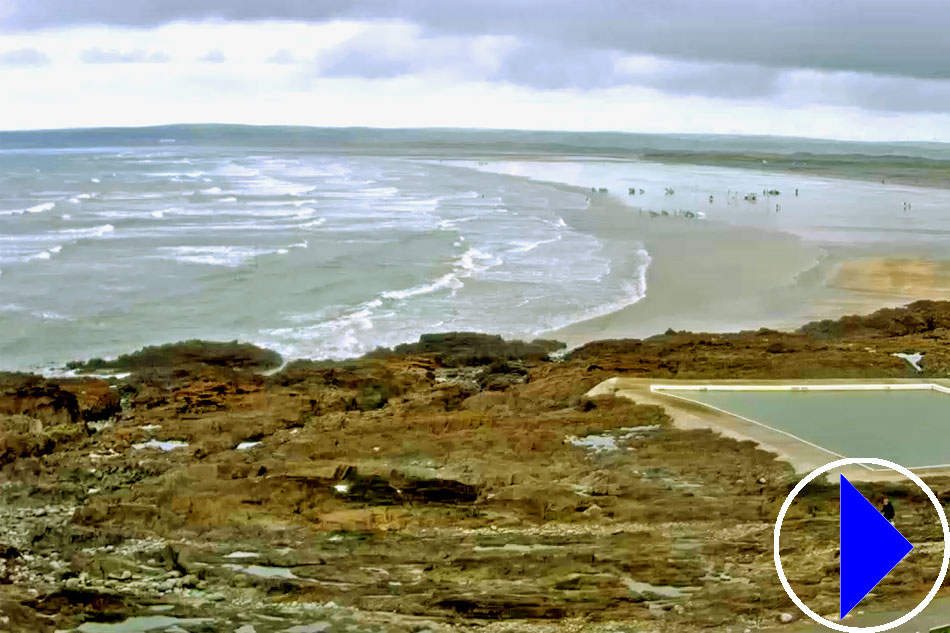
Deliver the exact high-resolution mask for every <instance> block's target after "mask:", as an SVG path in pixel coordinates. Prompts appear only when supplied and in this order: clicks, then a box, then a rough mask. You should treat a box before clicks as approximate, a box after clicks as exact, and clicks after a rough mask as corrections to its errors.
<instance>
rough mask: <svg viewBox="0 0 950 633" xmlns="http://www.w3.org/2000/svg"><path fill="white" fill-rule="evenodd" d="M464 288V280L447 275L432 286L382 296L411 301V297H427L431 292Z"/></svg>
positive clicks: (390, 291)
mask: <svg viewBox="0 0 950 633" xmlns="http://www.w3.org/2000/svg"><path fill="white" fill-rule="evenodd" d="M464 286H465V284H464V283H462V280H461V279H459V278H458V277H456V276H455V275H454V274H453V273H446V274H445V275H442V276H441V277H439V278H438V279H436V280H435V281H433V282H432V283H431V284H424V285H421V286H415V287H414V288H407V289H406V290H389V291H387V292H384V293H382V295H381V296H382V297H384V298H386V299H409V298H410V297H416V296H419V295H425V294H429V293H430V292H436V291H437V290H443V289H446V288H451V289H453V290H458V289H460V288H462V287H464Z"/></svg>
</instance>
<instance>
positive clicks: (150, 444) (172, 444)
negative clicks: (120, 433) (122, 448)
mask: <svg viewBox="0 0 950 633" xmlns="http://www.w3.org/2000/svg"><path fill="white" fill-rule="evenodd" d="M132 448H134V449H135V450H137V451H140V450H142V449H143V448H157V449H159V450H162V451H173V450H175V449H176V448H188V443H187V442H179V441H177V440H168V441H165V442H162V441H159V440H149V441H147V442H142V443H141V444H133V445H132Z"/></svg>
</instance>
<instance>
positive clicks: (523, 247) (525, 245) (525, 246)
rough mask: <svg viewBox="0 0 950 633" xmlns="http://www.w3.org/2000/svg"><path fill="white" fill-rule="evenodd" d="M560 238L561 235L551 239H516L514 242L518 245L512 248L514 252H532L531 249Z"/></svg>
mask: <svg viewBox="0 0 950 633" xmlns="http://www.w3.org/2000/svg"><path fill="white" fill-rule="evenodd" d="M560 239H561V237H560V236H558V237H555V238H554V239H550V240H538V241H536V242H525V241H521V240H515V241H514V242H513V243H514V244H515V245H516V246H515V248H513V249H512V252H514V253H530V252H531V251H533V250H534V249H536V248H538V247H539V246H544V245H545V244H553V243H554V242H557V241H559V240H560Z"/></svg>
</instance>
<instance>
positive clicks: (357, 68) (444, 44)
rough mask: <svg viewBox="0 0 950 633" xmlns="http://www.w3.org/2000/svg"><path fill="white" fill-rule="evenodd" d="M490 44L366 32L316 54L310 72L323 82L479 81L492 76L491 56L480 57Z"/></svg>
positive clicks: (401, 31)
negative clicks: (420, 77)
mask: <svg viewBox="0 0 950 633" xmlns="http://www.w3.org/2000/svg"><path fill="white" fill-rule="evenodd" d="M491 44H492V43H490V42H486V41H485V40H484V39H479V38H465V37H445V36H442V37H426V36H422V35H420V33H419V32H418V29H416V28H413V27H408V26H406V25H395V26H394V25H388V26H382V27H379V28H374V29H370V30H369V31H368V32H365V33H362V34H360V35H358V36H356V37H354V38H351V39H350V40H349V41H347V42H344V43H342V44H341V45H339V46H337V47H336V48H335V49H333V50H332V51H329V52H327V53H324V54H322V55H321V56H320V57H318V58H317V59H316V60H315V62H314V63H313V65H312V69H311V70H312V74H314V75H319V76H324V77H359V78H363V79H385V78H390V77H399V76H402V75H408V74H420V73H421V74H425V73H433V72H435V73H446V74H448V75H450V76H452V77H454V78H461V79H476V80H477V79H485V78H488V75H489V73H490V72H491V71H492V70H493V69H492V68H491V59H489V58H490V57H491V55H486V49H487V48H491ZM495 44H496V45H497V44H498V43H497V42H495Z"/></svg>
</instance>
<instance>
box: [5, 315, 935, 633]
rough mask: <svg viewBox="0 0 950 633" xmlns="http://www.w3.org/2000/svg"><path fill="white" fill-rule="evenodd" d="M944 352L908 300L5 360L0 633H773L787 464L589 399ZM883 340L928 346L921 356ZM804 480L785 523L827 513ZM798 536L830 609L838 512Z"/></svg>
mask: <svg viewBox="0 0 950 633" xmlns="http://www.w3.org/2000/svg"><path fill="white" fill-rule="evenodd" d="M948 342H950V302H931V301H921V302H916V303H914V304H911V305H909V306H907V307H905V308H899V309H889V310H881V311H878V312H876V313H874V314H872V315H869V316H863V317H846V318H844V319H840V320H838V321H823V322H817V323H811V324H808V325H806V326H804V327H803V328H801V330H799V331H797V332H793V333H783V332H776V331H773V330H759V331H754V332H741V333H735V334H701V333H687V332H673V331H668V332H667V333H666V334H663V335H659V336H655V337H652V338H649V339H644V340H616V341H599V342H596V343H590V344H588V345H585V346H583V347H581V348H579V349H575V350H573V351H571V352H570V353H566V354H565V353H563V350H562V349H561V348H562V347H563V345H561V344H559V343H557V342H555V341H534V342H530V343H522V342H510V341H504V340H502V339H501V338H499V337H494V336H487V335H479V334H468V333H449V334H438V335H426V336H423V337H422V338H421V339H420V341H419V343H417V344H413V345H405V346H400V347H398V348H396V349H395V350H377V351H376V352H374V353H372V354H369V355H367V356H366V357H364V358H361V359H358V360H354V361H348V362H317V361H296V362H292V363H289V364H286V365H283V364H282V363H283V361H282V359H280V357H279V356H278V355H276V354H275V353H273V352H270V351H268V350H261V349H259V348H255V347H253V346H250V345H245V344H239V343H230V344H228V343H204V342H200V341H189V342H186V343H181V344H174V345H168V346H163V347H159V348H147V349H145V350H142V351H140V352H137V353H134V354H130V355H128V356H124V357H121V358H119V359H117V360H116V361H101V360H94V361H89V362H87V363H74V364H72V365H71V369H73V370H74V371H76V372H78V373H80V374H82V373H89V374H103V373H105V372H112V373H115V374H116V376H114V377H111V378H108V379H105V378H94V377H75V378H63V379H47V378H43V377H40V376H32V375H24V374H2V375H0V631H30V632H53V631H73V630H78V631H82V632H84V633H99V632H102V633H112V632H115V633H118V632H130V631H146V630H160V631H168V632H172V631H178V632H180V631H182V630H184V631H189V632H192V633H196V632H199V631H207V632H210V631H214V632H219V631H220V632H228V633H231V632H238V633H276V632H286V633H318V632H323V631H327V632H331V633H332V632H336V631H348V632H358V631H384V630H385V631H415V632H422V631H433V632H436V631H456V630H475V629H477V630H484V631H509V630H510V631H515V630H517V631H523V630H534V631H579V630H590V631H701V630H709V629H712V628H715V629H716V630H721V631H737V632H741V631H746V630H750V629H756V628H760V627H764V626H773V625H779V626H782V625H780V624H777V623H779V622H780V621H781V619H782V614H783V613H785V612H791V613H794V607H793V606H792V605H791V603H790V601H789V600H788V598H787V596H786V595H785V593H784V592H783V591H782V589H781V587H780V586H779V585H778V583H777V581H776V580H775V575H774V569H773V567H772V561H771V530H772V522H773V519H774V516H775V513H776V511H777V506H778V504H780V503H781V502H782V501H783V500H784V498H785V496H786V494H787V493H788V491H789V489H790V488H791V486H792V485H793V483H794V473H793V472H792V470H791V468H790V467H789V466H788V465H787V464H785V463H783V462H779V461H776V459H775V458H774V456H773V455H771V454H769V453H766V452H764V451H762V450H759V449H758V448H757V447H756V446H755V445H753V444H752V443H751V442H737V441H735V440H732V439H728V438H724V437H721V436H718V435H716V434H715V433H713V432H711V431H686V430H682V429H678V428H676V427H674V426H672V425H671V424H670V421H669V418H668V416H667V415H666V414H665V413H664V411H663V410H662V409H661V408H660V407H654V406H646V405H638V404H635V403H631V402H628V401H625V400H621V399H614V398H610V397H604V398H596V399H588V398H586V397H585V396H584V394H585V393H586V392H587V391H588V390H589V389H590V388H591V387H593V386H594V385H596V384H598V383H599V382H600V381H602V380H604V379H606V378H609V377H611V376H616V375H627V376H642V377H656V378H665V379H669V378H710V379H711V378H831V377H835V378H838V377H862V378H870V377H882V378H883V377H912V376H916V377H922V378H933V377H947V376H948V375H950V347H948ZM555 352H558V353H555ZM895 353H922V354H923V360H922V362H921V366H922V371H920V372H918V371H917V370H916V369H914V368H913V367H912V366H911V365H910V364H909V363H907V362H905V361H904V360H903V359H901V358H898V357H895V356H893V354H895ZM879 487H880V486H879ZM932 487H934V489H935V490H938V491H941V492H942V491H945V490H947V489H950V482H947V481H942V480H939V481H933V482H932ZM809 490H810V492H809V493H808V495H807V496H806V499H807V504H805V505H806V506H807V507H806V508H805V509H803V510H802V512H805V513H807V512H812V513H815V512H817V511H818V509H820V508H823V507H826V506H827V505H828V504H831V503H836V499H837V492H836V491H835V490H826V489H824V488H821V487H816V488H814V490H812V489H809ZM869 490H872V491H875V490H876V491H877V492H880V491H881V490H884V488H881V490H877V489H876V488H874V487H873V486H872V485H869ZM887 492H888V494H890V495H891V496H892V497H894V498H897V499H899V500H900V503H901V506H902V508H904V512H905V513H906V515H907V516H908V517H909V518H908V523H909V524H908V525H907V527H906V529H905V530H903V531H904V533H905V534H906V535H907V536H908V538H910V539H911V540H914V539H917V540H916V541H914V542H915V543H916V542H921V543H924V545H925V546H923V547H921V548H919V549H920V551H926V550H927V547H926V545H927V544H929V543H931V542H934V543H936V544H937V545H939V540H940V535H939V533H937V532H938V531H939V528H937V529H934V526H933V525H931V524H930V523H929V522H928V521H927V519H926V516H925V513H924V509H926V505H927V503H928V502H927V501H926V499H925V498H922V497H921V495H920V494H919V493H918V492H916V491H915V490H913V489H910V488H904V487H901V486H889V487H888V488H887ZM918 510H919V511H918ZM804 516H806V515H804V514H803V515H801V516H800V517H798V518H803V517H804ZM914 517H916V518H914ZM808 526H809V529H808V530H806V529H805V527H806V525H805V522H804V521H796V517H795V516H792V515H790V518H789V519H788V520H787V521H786V528H785V530H786V531H787V533H788V536H787V537H786V538H787V539H788V542H789V545H788V551H787V552H785V555H787V556H788V557H789V560H790V561H792V560H794V561H795V562H790V563H786V565H787V566H792V565H797V568H798V569H801V570H803V571H802V572H801V573H800V576H799V577H797V578H793V579H791V580H792V582H793V583H797V586H798V587H799V589H800V595H802V596H803V598H805V599H806V601H808V602H809V603H810V604H812V605H813V608H815V609H816V610H819V612H822V613H828V612H833V611H834V610H835V608H836V605H837V576H836V574H837V567H834V568H833V569H832V568H829V566H828V564H827V560H829V558H828V556H829V555H830V556H831V558H832V559H833V556H834V551H833V546H832V551H830V552H829V550H828V548H829V546H828V545H827V543H832V544H833V543H834V542H835V539H834V538H833V533H834V531H835V530H836V529H837V526H836V525H830V524H829V525H823V524H819V525H818V526H817V527H816V526H815V522H809V523H808ZM823 537H828V539H829V540H827V541H823V540H822V538H823ZM931 565H932V561H930V560H929V559H928V558H927V557H926V556H923V555H922V556H920V557H918V558H912V559H909V561H908V563H907V564H906V565H902V566H901V569H900V571H898V572H896V573H895V574H893V575H892V576H891V577H889V579H888V580H886V581H885V582H884V583H883V584H882V585H880V586H879V587H878V589H877V590H876V593H877V594H878V595H877V598H876V599H877V600H878V601H880V602H881V604H889V605H892V604H899V603H900V602H901V601H902V600H905V599H909V598H911V597H912V596H914V595H916V593H915V592H916V591H917V590H918V589H919V588H920V586H924V585H928V584H929V582H930V581H929V580H927V579H928V578H932V573H931V571H930V566H931Z"/></svg>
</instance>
